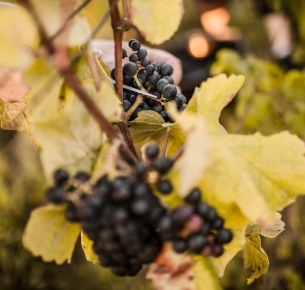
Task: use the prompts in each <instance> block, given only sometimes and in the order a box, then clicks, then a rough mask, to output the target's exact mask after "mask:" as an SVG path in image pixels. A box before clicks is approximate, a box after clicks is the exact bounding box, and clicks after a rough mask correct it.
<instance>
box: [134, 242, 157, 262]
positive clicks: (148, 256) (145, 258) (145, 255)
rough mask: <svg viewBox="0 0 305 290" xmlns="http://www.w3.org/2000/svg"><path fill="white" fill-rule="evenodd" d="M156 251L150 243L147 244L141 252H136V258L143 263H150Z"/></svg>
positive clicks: (155, 255) (154, 257)
mask: <svg viewBox="0 0 305 290" xmlns="http://www.w3.org/2000/svg"><path fill="white" fill-rule="evenodd" d="M157 254H158V251H157V250H156V249H155V247H153V246H152V245H147V246H146V247H145V248H144V249H143V250H142V251H141V252H139V253H138V258H139V259H140V261H141V262H142V263H143V264H150V263H152V262H153V261H154V260H155V259H156V257H157Z"/></svg>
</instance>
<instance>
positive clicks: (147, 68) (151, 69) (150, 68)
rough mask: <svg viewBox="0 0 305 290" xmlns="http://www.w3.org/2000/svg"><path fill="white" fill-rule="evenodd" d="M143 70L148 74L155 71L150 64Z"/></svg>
mask: <svg viewBox="0 0 305 290" xmlns="http://www.w3.org/2000/svg"><path fill="white" fill-rule="evenodd" d="M145 70H146V72H147V73H148V74H152V73H153V72H154V71H155V67H154V66H153V65H152V64H148V65H147V66H146V67H145Z"/></svg>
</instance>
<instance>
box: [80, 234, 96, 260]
mask: <svg viewBox="0 0 305 290" xmlns="http://www.w3.org/2000/svg"><path fill="white" fill-rule="evenodd" d="M81 243H82V248H83V251H84V253H85V257H86V259H87V261H90V262H92V263H94V264H96V263H98V256H97V255H96V254H95V253H94V252H93V249H92V246H93V241H92V240H90V239H89V238H88V237H87V235H86V234H84V232H83V231H81Z"/></svg>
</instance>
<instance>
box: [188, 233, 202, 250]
mask: <svg viewBox="0 0 305 290" xmlns="http://www.w3.org/2000/svg"><path fill="white" fill-rule="evenodd" d="M205 245H206V239H205V237H204V236H203V235H200V234H196V235H192V236H190V237H189V239H188V242H187V248H188V250H189V251H191V252H193V253H196V254H199V253H200V252H201V251H202V249H203V248H204V246H205Z"/></svg>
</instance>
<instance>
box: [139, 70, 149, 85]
mask: <svg viewBox="0 0 305 290" xmlns="http://www.w3.org/2000/svg"><path fill="white" fill-rule="evenodd" d="M138 78H139V79H141V80H142V84H144V83H145V82H146V80H147V72H146V71H145V70H143V69H142V70H139V72H138Z"/></svg>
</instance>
